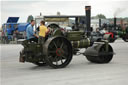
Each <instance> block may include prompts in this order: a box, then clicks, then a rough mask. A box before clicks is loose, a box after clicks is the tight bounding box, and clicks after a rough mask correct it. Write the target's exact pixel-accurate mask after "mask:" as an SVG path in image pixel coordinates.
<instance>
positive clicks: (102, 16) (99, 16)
mask: <svg viewBox="0 0 128 85" xmlns="http://www.w3.org/2000/svg"><path fill="white" fill-rule="evenodd" d="M95 18H100V19H106V16H105V15H103V14H98V15H96V17H95Z"/></svg>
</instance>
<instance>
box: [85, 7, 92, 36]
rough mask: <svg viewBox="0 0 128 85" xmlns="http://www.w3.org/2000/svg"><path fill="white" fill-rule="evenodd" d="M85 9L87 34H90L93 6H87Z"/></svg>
mask: <svg viewBox="0 0 128 85" xmlns="http://www.w3.org/2000/svg"><path fill="white" fill-rule="evenodd" d="M85 10H86V18H85V19H86V27H87V30H86V31H87V36H90V33H91V28H90V24H91V6H85Z"/></svg>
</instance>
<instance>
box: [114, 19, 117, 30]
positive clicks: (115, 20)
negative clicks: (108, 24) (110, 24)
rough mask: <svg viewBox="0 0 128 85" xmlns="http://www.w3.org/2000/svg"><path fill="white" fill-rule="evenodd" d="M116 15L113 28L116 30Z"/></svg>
mask: <svg viewBox="0 0 128 85" xmlns="http://www.w3.org/2000/svg"><path fill="white" fill-rule="evenodd" d="M116 20H117V19H116V17H114V30H116Z"/></svg>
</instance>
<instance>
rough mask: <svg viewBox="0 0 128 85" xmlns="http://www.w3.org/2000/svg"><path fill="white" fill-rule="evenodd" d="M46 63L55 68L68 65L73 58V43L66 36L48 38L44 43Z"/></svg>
mask: <svg viewBox="0 0 128 85" xmlns="http://www.w3.org/2000/svg"><path fill="white" fill-rule="evenodd" d="M44 53H45V55H46V56H45V60H46V63H47V64H48V65H49V66H51V67H53V68H63V67H66V66H67V65H68V64H69V63H70V61H71V60H72V45H71V43H70V42H69V41H68V40H67V39H66V38H64V37H54V38H51V39H48V40H47V41H46V43H45V45H44Z"/></svg>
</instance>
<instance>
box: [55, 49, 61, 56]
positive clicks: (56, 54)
mask: <svg viewBox="0 0 128 85" xmlns="http://www.w3.org/2000/svg"><path fill="white" fill-rule="evenodd" d="M58 50H60V51H61V53H63V52H62V50H61V49H60V48H57V50H56V55H57V56H61V54H59V53H58Z"/></svg>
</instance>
